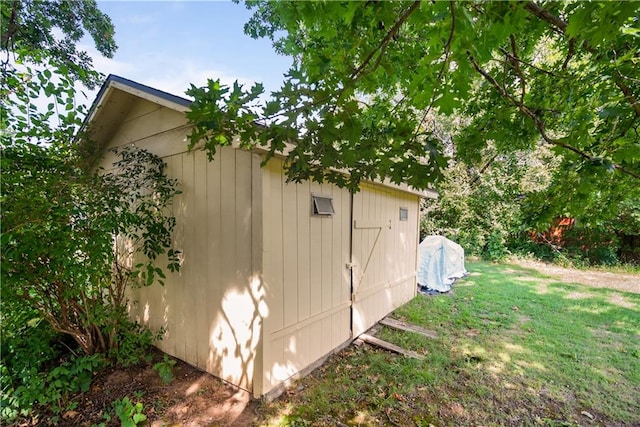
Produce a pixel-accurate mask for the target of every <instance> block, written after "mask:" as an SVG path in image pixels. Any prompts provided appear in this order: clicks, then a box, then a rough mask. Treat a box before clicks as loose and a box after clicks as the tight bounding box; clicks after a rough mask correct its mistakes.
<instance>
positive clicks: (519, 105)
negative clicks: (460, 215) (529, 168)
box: [467, 51, 640, 179]
mask: <svg viewBox="0 0 640 427" xmlns="http://www.w3.org/2000/svg"><path fill="white" fill-rule="evenodd" d="M467 57H468V58H469V61H471V64H472V65H473V68H475V70H476V71H477V72H478V73H480V75H482V77H484V78H485V80H487V81H488V82H489V83H490V84H491V85H492V86H493V87H494V88H496V90H497V91H498V92H500V94H501V95H502V96H503V97H504V98H506V99H507V100H508V101H509V102H510V103H511V104H513V105H514V106H515V107H517V108H518V110H520V112H522V113H523V114H524V115H525V116H527V117H529V118H530V119H531V120H532V121H533V123H534V124H535V126H536V128H537V129H538V132H539V133H540V136H541V137H542V139H543V140H544V141H545V142H547V143H549V144H552V145H557V146H558V147H562V148H565V149H567V150H569V151H572V152H574V153H575V154H577V155H579V156H580V157H583V158H585V159H587V160H589V161H594V160H595V159H594V157H593V156H591V155H590V154H589V153H587V152H586V151H583V150H580V149H579V148H576V147H573V146H571V145H569V144H565V143H564V142H561V141H558V140H557V139H554V138H551V137H550V136H549V135H547V132H546V128H545V123H544V121H543V120H542V119H541V118H540V117H538V116H537V115H536V114H535V113H534V112H533V111H531V110H530V109H529V108H527V106H526V105H524V104H523V103H522V102H519V101H518V100H517V99H515V98H514V97H513V96H511V95H510V94H509V92H507V90H506V89H505V88H504V87H502V86H501V85H500V83H498V82H497V81H496V79H495V78H494V77H493V76H492V75H491V74H489V73H488V72H487V71H485V70H483V69H482V68H481V67H480V65H478V62H477V61H476V60H475V58H474V57H473V56H472V55H471V52H469V51H467ZM613 167H614V168H615V169H618V170H619V171H620V172H623V173H625V174H627V175H630V176H632V177H634V178H637V179H640V174H637V173H636V172H633V171H630V170H628V169H625V168H624V167H622V166H621V165H619V164H615V163H614V164H613Z"/></svg>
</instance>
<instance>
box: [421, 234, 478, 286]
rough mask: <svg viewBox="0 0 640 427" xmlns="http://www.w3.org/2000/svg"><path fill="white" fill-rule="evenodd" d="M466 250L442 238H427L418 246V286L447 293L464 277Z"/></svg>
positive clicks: (465, 272) (465, 271)
mask: <svg viewBox="0 0 640 427" xmlns="http://www.w3.org/2000/svg"><path fill="white" fill-rule="evenodd" d="M466 274H467V270H465V268H464V249H463V248H462V246H460V245H459V244H457V243H455V242H452V241H451V240H449V239H447V238H446V237H442V236H427V237H425V239H424V240H423V241H422V242H420V246H418V285H419V286H421V287H423V288H427V289H431V290H436V291H438V292H447V291H449V289H451V285H452V284H453V282H455V280H456V279H459V278H461V277H464V276H465V275H466Z"/></svg>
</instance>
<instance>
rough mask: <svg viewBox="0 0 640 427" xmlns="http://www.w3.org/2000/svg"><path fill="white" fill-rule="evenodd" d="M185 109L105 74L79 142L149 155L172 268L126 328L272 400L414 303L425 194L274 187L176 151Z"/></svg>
mask: <svg viewBox="0 0 640 427" xmlns="http://www.w3.org/2000/svg"><path fill="white" fill-rule="evenodd" d="M189 105H190V101H189V100H187V99H184V98H181V97H177V96H174V95H171V94H168V93H165V92H162V91H159V90H156V89H153V88H150V87H148V86H144V85H141V84H139V83H136V82H133V81H131V80H127V79H124V78H122V77H118V76H114V75H110V76H109V77H108V78H107V80H106V82H105V83H104V85H103V86H102V88H101V89H100V91H99V93H98V95H97V98H96V100H95V102H94V104H93V107H92V110H91V112H90V115H89V117H88V119H87V129H89V134H90V137H91V139H92V141H93V142H95V143H97V146H98V147H99V150H100V151H99V152H100V153H102V157H101V165H102V166H104V167H105V168H109V167H111V165H112V163H113V160H114V159H113V157H112V154H110V152H108V151H106V149H107V148H113V147H119V146H123V145H127V144H135V145H136V146H138V147H140V148H144V149H146V150H149V151H151V152H153V153H155V154H156V155H159V156H161V157H162V158H163V159H164V161H165V162H166V163H167V165H168V169H167V173H168V174H169V175H170V176H171V177H172V178H177V179H178V180H179V182H180V186H181V190H182V194H180V195H179V196H177V198H176V199H175V200H174V202H173V212H174V215H175V216H176V220H177V226H176V229H175V233H174V241H175V247H176V248H177V249H179V250H181V251H182V269H181V271H180V272H179V273H173V274H171V273H167V279H166V281H165V285H164V286H160V285H153V286H151V287H148V288H142V289H137V290H134V291H132V292H131V295H130V300H131V301H132V304H131V315H132V316H133V317H134V318H136V319H138V320H139V321H140V322H143V323H145V324H147V325H148V326H149V327H151V328H152V329H159V328H164V330H165V331H166V333H165V336H164V338H163V339H162V340H161V341H159V342H158V343H157V347H158V348H160V349H161V350H162V351H164V352H166V353H168V354H170V355H172V356H175V357H177V358H179V359H181V360H184V361H185V362H187V363H189V364H192V365H194V366H197V367H199V368H201V369H203V370H205V371H207V372H210V373H212V374H214V375H216V376H218V377H220V378H222V379H224V380H226V381H228V382H230V383H232V384H235V385H237V386H239V387H241V388H243V389H246V390H248V391H250V392H252V393H253V395H254V396H256V397H258V396H263V395H267V397H269V396H274V395H276V394H277V393H279V392H280V391H281V390H283V387H284V386H285V385H286V384H287V382H288V381H290V380H291V379H292V378H295V377H297V376H298V375H300V374H301V373H302V374H304V373H306V372H308V371H309V370H311V369H312V368H313V367H315V366H317V365H318V364H319V363H321V361H322V360H324V358H325V357H326V356H327V355H328V354H330V353H331V352H333V351H335V350H336V349H340V348H342V347H343V346H345V345H347V344H349V343H350V342H351V341H352V340H353V339H355V338H356V337H357V336H358V335H360V334H361V333H363V332H364V331H366V330H367V329H368V328H370V327H371V326H372V325H374V324H375V323H376V322H377V321H378V320H380V319H381V318H382V317H384V316H385V315H386V314H388V313H389V312H391V311H392V310H393V309H395V308H396V307H398V306H400V305H402V304H404V303H405V302H407V301H409V300H410V299H411V298H412V297H413V296H414V295H415V294H416V269H417V247H418V236H419V234H418V224H419V221H418V216H419V202H420V198H421V197H428V196H432V197H433V193H432V192H421V191H415V190H413V189H411V188H410V187H408V186H406V185H400V186H398V185H392V184H386V183H385V184H382V183H363V184H362V186H361V190H360V191H359V192H358V193H356V194H351V193H350V192H349V191H348V190H346V189H341V188H338V187H337V186H334V185H331V184H318V183H313V182H302V183H297V184H296V183H287V182H286V177H285V175H284V173H283V161H282V160H281V159H278V158H273V159H271V160H270V161H269V162H268V163H267V165H266V166H265V167H260V163H261V162H262V160H263V158H264V155H265V154H264V152H260V151H246V150H242V149H238V148H233V147H225V148H222V149H221V150H219V151H218V153H217V154H216V156H215V159H214V160H212V161H209V160H208V159H207V156H206V153H205V152H203V151H202V150H194V151H188V150H187V145H188V144H187V141H186V139H187V135H188V134H189V131H190V127H189V125H188V123H187V120H186V118H185V115H184V113H185V111H187V110H188V108H189Z"/></svg>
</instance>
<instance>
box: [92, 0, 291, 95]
mask: <svg viewBox="0 0 640 427" xmlns="http://www.w3.org/2000/svg"><path fill="white" fill-rule="evenodd" d="M98 7H99V8H100V10H101V11H102V12H104V13H106V14H107V15H109V16H110V17H111V20H112V21H113V23H114V26H115V39H116V43H117V45H118V50H117V51H116V53H115V55H114V57H113V58H112V59H108V58H104V57H102V56H100V54H99V53H97V51H96V49H95V48H94V47H93V45H92V40H91V39H90V38H85V39H83V41H82V46H81V47H82V48H84V49H85V50H87V51H88V52H89V53H90V54H91V56H92V57H93V64H94V68H95V69H96V70H97V71H99V72H101V73H104V74H105V75H106V74H116V75H119V76H121V77H124V78H127V79H130V80H134V81H136V82H138V83H142V84H145V85H148V86H151V87H154V88H156V89H160V90H164V91H166V92H169V93H172V94H174V95H178V96H183V97H187V96H186V95H185V94H184V91H185V90H187V88H188V87H189V85H190V84H191V83H193V84H195V85H196V86H202V85H204V84H205V83H206V81H207V78H212V79H218V78H219V79H221V81H222V82H223V83H226V84H230V83H233V82H234V81H235V80H238V81H239V83H242V84H249V85H250V84H253V83H254V82H262V83H263V84H264V85H265V91H266V93H269V92H270V91H273V90H276V89H278V88H279V87H280V83H282V81H283V79H284V78H283V74H284V73H285V72H286V71H287V70H288V69H289V66H290V65H291V59H290V58H288V57H284V56H281V55H278V54H276V53H275V51H274V50H273V48H272V46H271V42H270V40H268V39H260V40H254V39H252V38H251V37H249V36H247V35H245V34H244V24H245V23H246V22H247V21H248V20H249V18H250V17H251V15H252V13H251V11H249V10H247V9H246V7H245V6H244V4H235V3H231V2H230V1H98ZM88 96H89V98H90V99H89V102H91V101H93V99H91V98H92V97H93V96H95V92H93V93H90V94H88Z"/></svg>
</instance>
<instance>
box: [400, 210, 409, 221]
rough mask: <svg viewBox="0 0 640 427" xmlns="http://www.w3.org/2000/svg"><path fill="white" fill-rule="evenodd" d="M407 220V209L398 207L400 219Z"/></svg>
mask: <svg viewBox="0 0 640 427" xmlns="http://www.w3.org/2000/svg"><path fill="white" fill-rule="evenodd" d="M408 220H409V209H407V208H400V221H408Z"/></svg>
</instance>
